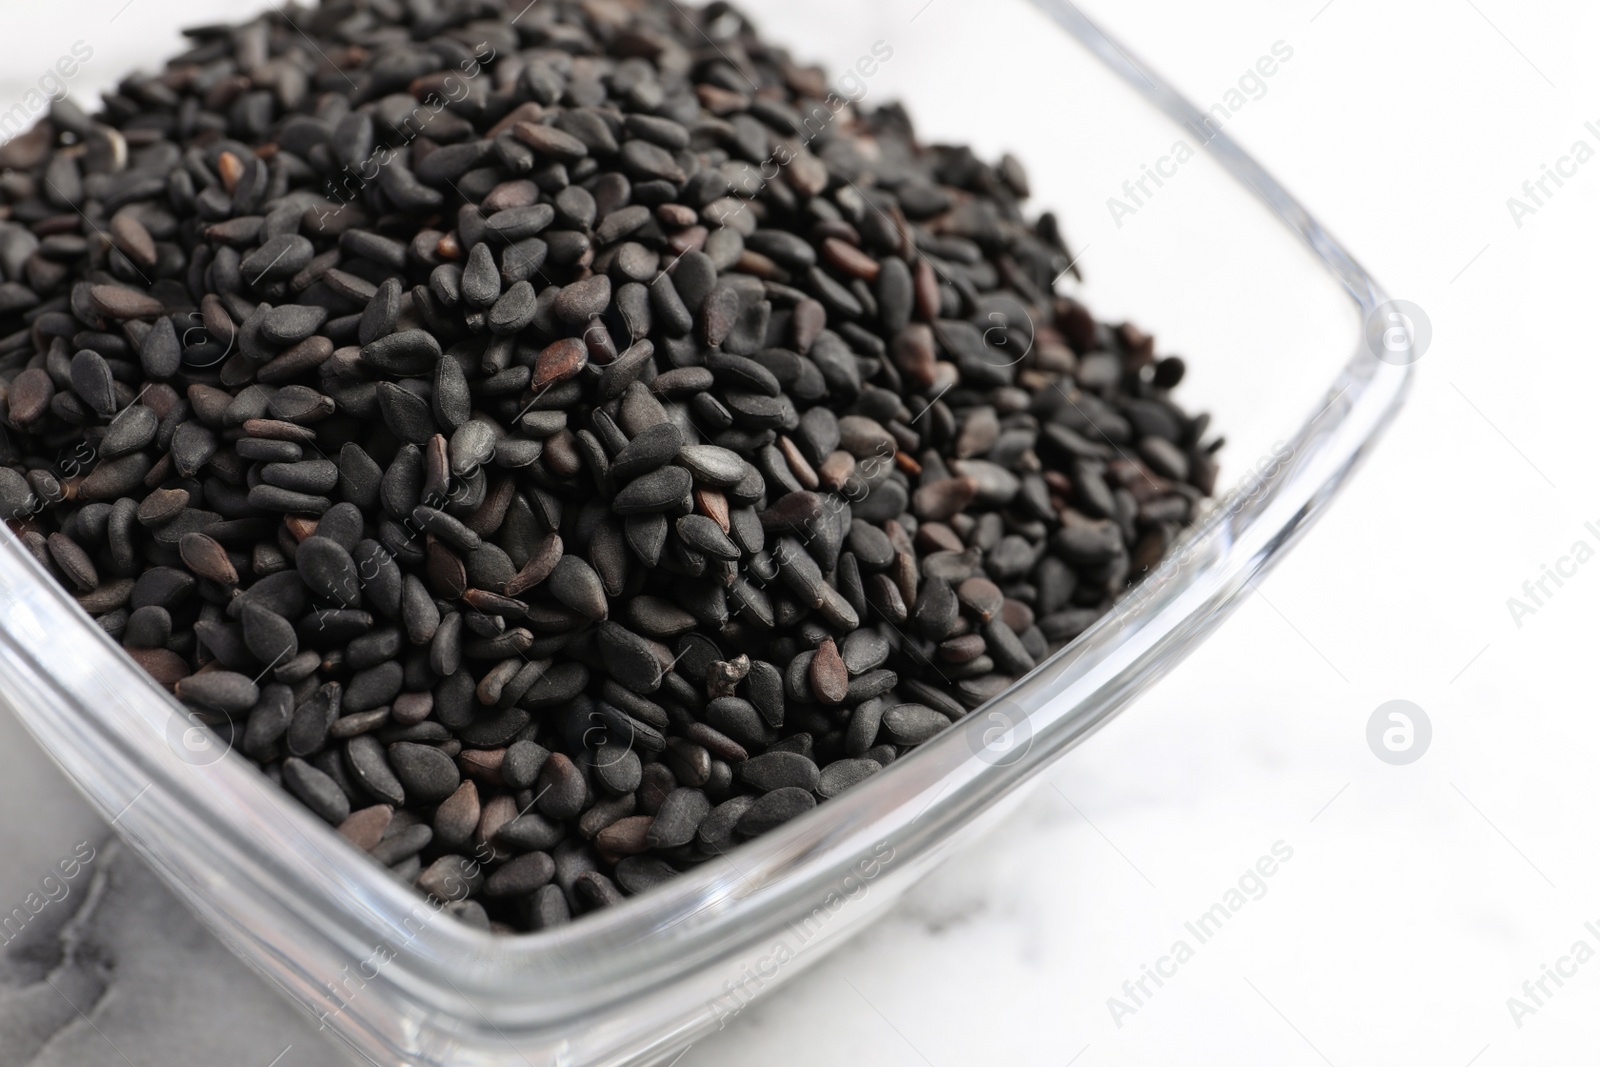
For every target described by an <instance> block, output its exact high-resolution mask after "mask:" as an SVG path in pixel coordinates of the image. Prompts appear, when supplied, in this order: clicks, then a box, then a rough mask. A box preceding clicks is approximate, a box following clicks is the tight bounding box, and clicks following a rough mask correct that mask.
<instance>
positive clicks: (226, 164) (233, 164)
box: [217, 152, 244, 194]
mask: <svg viewBox="0 0 1600 1067" xmlns="http://www.w3.org/2000/svg"><path fill="white" fill-rule="evenodd" d="M217 176H218V177H220V178H221V179H222V187H223V188H224V189H226V190H228V192H229V193H230V194H231V193H232V192H233V191H234V189H235V188H237V187H238V185H239V179H240V178H242V177H244V164H243V163H242V162H240V160H239V157H238V156H236V155H234V154H233V153H232V152H223V153H222V154H221V155H219V156H217Z"/></svg>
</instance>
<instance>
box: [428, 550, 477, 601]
mask: <svg viewBox="0 0 1600 1067" xmlns="http://www.w3.org/2000/svg"><path fill="white" fill-rule="evenodd" d="M425 566H426V567H427V571H428V586H429V588H431V589H432V590H433V591H434V593H436V594H437V595H439V596H442V597H444V598H445V599H447V600H455V599H456V598H457V597H459V596H460V595H461V594H462V593H465V592H466V591H467V567H466V564H464V563H462V562H461V557H459V556H457V555H456V554H455V553H454V552H452V551H450V550H449V549H448V548H446V547H445V546H444V545H443V544H442V543H441V542H440V541H438V540H437V539H435V538H434V536H433V535H432V534H429V535H428V547H427V561H426V563H425Z"/></svg>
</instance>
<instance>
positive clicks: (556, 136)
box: [511, 122, 589, 163]
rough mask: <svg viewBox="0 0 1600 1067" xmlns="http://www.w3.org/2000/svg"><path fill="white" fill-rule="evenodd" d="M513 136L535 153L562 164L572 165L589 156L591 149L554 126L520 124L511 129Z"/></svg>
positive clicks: (530, 123)
mask: <svg viewBox="0 0 1600 1067" xmlns="http://www.w3.org/2000/svg"><path fill="white" fill-rule="evenodd" d="M511 136H513V137H515V138H516V139H517V140H519V141H521V142H522V143H523V144H525V145H527V146H528V147H529V148H531V149H533V150H534V151H535V152H539V153H541V154H543V155H547V156H551V157H553V158H555V159H557V160H560V161H562V162H567V163H571V162H574V161H576V160H579V159H582V158H583V157H584V156H586V155H588V154H589V149H588V148H586V147H584V143H583V142H582V141H580V140H578V139H577V138H576V137H574V136H572V134H570V133H567V132H565V131H563V130H558V129H556V128H555V127H554V126H543V125H539V124H537V123H532V122H519V123H517V124H516V125H515V126H513V127H511Z"/></svg>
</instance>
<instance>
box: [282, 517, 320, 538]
mask: <svg viewBox="0 0 1600 1067" xmlns="http://www.w3.org/2000/svg"><path fill="white" fill-rule="evenodd" d="M283 525H284V526H286V527H288V530H289V535H290V536H291V537H293V538H294V539H295V540H296V541H304V540H305V539H306V538H308V537H310V536H311V535H312V534H314V533H316V532H317V520H316V519H313V518H311V517H310V516H308V515H285V516H284V518H283Z"/></svg>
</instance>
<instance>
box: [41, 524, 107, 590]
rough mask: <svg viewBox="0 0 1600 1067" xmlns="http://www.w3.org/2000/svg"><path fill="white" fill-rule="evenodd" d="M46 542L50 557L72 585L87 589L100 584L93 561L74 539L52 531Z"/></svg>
mask: <svg viewBox="0 0 1600 1067" xmlns="http://www.w3.org/2000/svg"><path fill="white" fill-rule="evenodd" d="M47 543H48V544H49V546H50V558H51V559H53V560H55V562H56V566H58V567H60V568H61V573H63V574H65V575H66V576H67V577H68V578H69V579H71V581H72V584H73V585H76V586H77V587H78V588H79V589H83V590H89V589H93V588H94V587H95V586H97V585H99V584H100V575H99V574H98V573H97V572H96V571H95V568H94V561H93V560H91V559H90V558H89V554H88V553H87V552H85V551H84V550H83V549H82V548H81V547H80V546H79V545H78V543H77V542H76V541H73V540H72V539H71V538H69V537H67V536H66V535H65V534H59V533H53V534H51V535H50V536H49V538H48V539H47Z"/></svg>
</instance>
